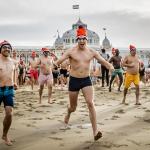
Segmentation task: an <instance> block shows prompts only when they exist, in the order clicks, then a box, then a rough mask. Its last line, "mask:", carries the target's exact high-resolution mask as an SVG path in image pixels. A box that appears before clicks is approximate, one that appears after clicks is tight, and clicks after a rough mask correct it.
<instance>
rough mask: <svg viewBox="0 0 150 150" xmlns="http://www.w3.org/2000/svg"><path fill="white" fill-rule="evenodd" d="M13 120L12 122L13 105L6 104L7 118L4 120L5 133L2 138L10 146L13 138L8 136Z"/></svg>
mask: <svg viewBox="0 0 150 150" xmlns="http://www.w3.org/2000/svg"><path fill="white" fill-rule="evenodd" d="M11 122H12V107H10V106H6V107H5V118H4V121H3V135H2V139H3V140H4V141H5V144H6V145H8V146H11V145H12V142H11V140H10V139H9V138H8V135H7V134H8V130H9V128H10V126H11Z"/></svg>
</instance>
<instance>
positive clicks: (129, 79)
mask: <svg viewBox="0 0 150 150" xmlns="http://www.w3.org/2000/svg"><path fill="white" fill-rule="evenodd" d="M129 49H130V55H128V56H126V57H125V58H124V60H123V66H124V67H126V68H127V70H126V75H125V83H124V97H123V100H122V104H125V105H127V104H128V103H126V95H127V92H128V88H129V87H130V85H131V83H134V85H135V89H136V93H135V94H136V103H135V104H136V105H141V103H140V102H139V82H140V79H139V69H140V60H139V58H138V56H137V54H136V48H135V46H133V45H130V47H129Z"/></svg>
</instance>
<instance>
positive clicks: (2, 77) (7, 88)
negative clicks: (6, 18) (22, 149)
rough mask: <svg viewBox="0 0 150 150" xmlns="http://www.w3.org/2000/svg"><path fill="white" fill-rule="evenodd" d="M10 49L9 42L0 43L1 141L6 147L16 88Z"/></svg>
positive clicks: (8, 141) (9, 141)
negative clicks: (2, 105)
mask: <svg viewBox="0 0 150 150" xmlns="http://www.w3.org/2000/svg"><path fill="white" fill-rule="evenodd" d="M11 51H12V47H11V45H10V43H9V42H7V41H2V42H0V104H1V103H2V102H3V104H4V108H5V117H4V120H3V134H2V139H3V140H4V141H5V144H6V145H9V146H10V145H12V141H11V140H10V139H9V138H8V130H9V128H10V126H11V122H12V111H13V106H14V87H15V88H16V87H17V84H16V77H14V75H15V74H16V73H15V71H16V70H15V63H14V60H13V59H11V58H10V54H11Z"/></svg>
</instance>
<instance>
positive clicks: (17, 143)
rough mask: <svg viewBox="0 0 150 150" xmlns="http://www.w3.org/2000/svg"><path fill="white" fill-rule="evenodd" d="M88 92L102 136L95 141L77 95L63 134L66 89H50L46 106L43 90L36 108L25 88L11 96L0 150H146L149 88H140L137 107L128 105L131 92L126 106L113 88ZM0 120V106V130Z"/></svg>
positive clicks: (131, 101) (148, 145)
mask: <svg viewBox="0 0 150 150" xmlns="http://www.w3.org/2000/svg"><path fill="white" fill-rule="evenodd" d="M94 89H95V107H96V112H97V123H98V127H99V129H100V130H101V131H102V133H103V137H102V138H101V139H100V140H98V141H96V142H94V140H93V135H92V128H91V124H90V120H89V114H88V109H87V106H86V103H85V101H84V97H83V95H82V94H81V93H80V96H79V101H78V107H77V110H76V112H74V113H72V115H71V119H70V122H69V127H68V128H67V129H65V128H64V123H63V120H64V115H65V114H66V109H67V105H68V102H69V101H68V91H67V89H66V90H64V91H61V90H60V89H53V94H52V101H53V104H48V103H47V99H48V96H47V89H44V93H43V101H42V104H38V99H39V96H38V87H36V88H35V89H34V90H33V92H31V91H30V87H29V86H26V87H21V88H20V89H18V90H17V91H16V96H15V97H16V102H15V103H16V104H15V108H14V116H13V122H12V126H11V129H10V131H9V136H10V137H11V138H12V139H13V140H14V143H13V146H11V147H8V146H6V145H5V144H4V142H3V141H2V140H0V150H9V149H11V150H41V149H42V150H50V149H51V150H84V149H88V150H108V149H109V150H110V149H111V150H150V140H149V139H150V87H142V88H141V95H140V100H141V103H142V105H140V106H136V105H134V104H135V94H134V88H132V89H130V90H129V93H128V95H127V102H129V105H122V104H120V103H121V101H122V96H123V93H122V92H117V88H114V89H112V92H111V93H110V92H108V88H102V87H100V86H99V85H96V86H94ZM2 120H3V106H1V107H0V122H1V124H0V130H1V131H2ZM0 133H2V132H0Z"/></svg>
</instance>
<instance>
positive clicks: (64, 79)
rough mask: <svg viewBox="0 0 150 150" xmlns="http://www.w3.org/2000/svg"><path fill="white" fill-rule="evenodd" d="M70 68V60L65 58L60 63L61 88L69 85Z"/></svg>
mask: <svg viewBox="0 0 150 150" xmlns="http://www.w3.org/2000/svg"><path fill="white" fill-rule="evenodd" d="M68 68H69V61H68V60H65V61H64V62H63V63H62V64H61V65H60V82H61V89H62V90H63V87H64V86H65V85H67V78H68Z"/></svg>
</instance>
